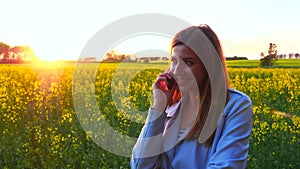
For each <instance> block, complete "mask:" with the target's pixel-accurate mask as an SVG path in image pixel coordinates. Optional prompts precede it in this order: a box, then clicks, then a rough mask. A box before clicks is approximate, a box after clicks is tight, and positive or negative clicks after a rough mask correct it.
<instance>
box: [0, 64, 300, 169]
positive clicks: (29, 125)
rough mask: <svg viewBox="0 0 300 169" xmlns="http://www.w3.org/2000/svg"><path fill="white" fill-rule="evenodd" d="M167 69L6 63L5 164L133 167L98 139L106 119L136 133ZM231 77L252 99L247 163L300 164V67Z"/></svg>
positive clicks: (0, 116) (2, 78) (1, 92)
mask: <svg viewBox="0 0 300 169" xmlns="http://www.w3.org/2000/svg"><path fill="white" fill-rule="evenodd" d="M167 67H168V65H167V64H162V65H159V64H132V63H131V64H130V63H127V64H124V65H118V64H116V63H115V64H109V63H106V64H103V63H101V64H81V65H76V66H75V65H74V64H70V63H68V64H67V63H66V64H60V65H56V64H55V63H53V64H49V65H0V84H1V85H0V121H1V122H0V132H1V133H0V157H1V158H0V159H1V160H0V167H1V168H129V158H128V157H123V156H120V155H115V154H114V153H111V152H109V151H108V150H107V149H103V147H101V146H99V145H98V144H97V143H96V142H95V140H97V139H98V138H103V137H107V138H109V137H110V136H111V133H109V130H106V129H103V126H101V125H102V122H103V121H105V122H107V123H108V124H109V125H110V126H111V127H112V128H113V129H114V130H115V131H116V132H117V133H121V134H122V135H123V136H128V137H132V138H137V137H138V134H139V132H140V130H141V127H142V125H143V121H144V120H145V116H146V115H145V113H144V112H145V111H147V110H148V107H149V105H150V103H151V101H152V93H151V86H152V83H153V82H154V80H155V78H156V76H157V75H158V74H159V73H161V72H162V71H163V70H165V69H166V68H167ZM78 70H80V71H78ZM95 70H96V71H95ZM74 72H76V74H74ZM229 74H230V79H231V87H232V88H236V89H238V90H240V91H242V92H244V93H246V94H247V95H249V96H250V98H251V99H252V101H253V104H254V114H253V130H252V135H251V138H250V151H249V157H248V163H247V168H300V163H299V162H298V161H299V159H300V151H299V150H300V118H299V117H300V80H299V79H300V77H299V76H300V69H299V68H298V69H297V68H294V69H287V68H286V69H283V68H272V69H271V68H270V69H267V68H266V69H262V68H229ZM74 79H81V80H82V79H83V80H82V81H79V82H78V83H74ZM88 92H90V98H89V97H86V96H87V95H86V94H85V93H88ZM91 98H95V105H91V104H93V102H91V100H92V99H91ZM75 103H76V104H75ZM78 104H80V105H82V106H80V107H79V108H78V109H77V107H78ZM94 108H97V109H98V110H99V112H101V113H99V112H98V113H97V111H94ZM81 110H82V111H88V112H94V113H90V114H82V112H81ZM130 112H131V113H130ZM132 112H133V113H132ZM97 124H99V126H97ZM92 128H93V129H96V130H87V129H92ZM84 129H85V130H84ZM95 131H96V132H95ZM106 141H109V139H107V140H106ZM116 143H118V145H113V146H115V148H117V149H122V145H124V144H126V145H128V146H129V147H130V146H132V142H125V143H124V140H122V139H120V140H116ZM112 148H114V147H112ZM120 151H122V152H124V153H128V149H124V150H120Z"/></svg>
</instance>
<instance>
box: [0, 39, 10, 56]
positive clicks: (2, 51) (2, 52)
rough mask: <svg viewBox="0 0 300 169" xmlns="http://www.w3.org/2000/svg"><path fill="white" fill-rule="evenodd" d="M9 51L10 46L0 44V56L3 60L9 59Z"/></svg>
mask: <svg viewBox="0 0 300 169" xmlns="http://www.w3.org/2000/svg"><path fill="white" fill-rule="evenodd" d="M9 49H10V46H9V45H7V44H6V43H3V42H0V56H2V57H3V58H2V59H3V60H7V59H9Z"/></svg>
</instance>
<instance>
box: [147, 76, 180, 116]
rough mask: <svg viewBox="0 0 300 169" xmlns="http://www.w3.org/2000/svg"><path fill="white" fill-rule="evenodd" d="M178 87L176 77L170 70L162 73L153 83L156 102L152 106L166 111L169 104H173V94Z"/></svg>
mask: <svg viewBox="0 0 300 169" xmlns="http://www.w3.org/2000/svg"><path fill="white" fill-rule="evenodd" d="M177 88H178V85H177V83H176V82H175V79H174V78H173V77H172V76H171V75H170V73H168V71H167V72H165V73H162V74H160V75H159V76H158V78H157V79H156V81H155V83H154V84H153V96H154V102H153V105H152V106H151V107H152V108H153V109H155V110H157V111H160V112H163V111H165V109H166V108H167V106H170V105H172V104H173V103H172V96H173V94H174V91H175V90H176V89H177Z"/></svg>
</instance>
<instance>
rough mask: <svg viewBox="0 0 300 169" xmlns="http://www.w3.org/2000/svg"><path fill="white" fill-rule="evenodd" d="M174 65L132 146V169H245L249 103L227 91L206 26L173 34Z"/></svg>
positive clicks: (160, 81) (156, 89)
mask: <svg viewBox="0 0 300 169" xmlns="http://www.w3.org/2000/svg"><path fill="white" fill-rule="evenodd" d="M171 55H172V64H171V67H170V68H169V69H168V70H167V71H166V72H165V73H163V74H160V75H159V76H158V78H157V80H156V82H155V83H154V85H153V95H154V102H153V104H152V106H151V107H150V109H149V113H148V117H147V120H146V123H145V126H144V127H143V130H142V131H141V134H140V136H139V139H138V141H137V143H136V145H135V146H134V148H133V154H132V158H131V162H130V164H131V167H132V168H141V169H146V168H164V169H169V168H188V169H194V168H237V169H241V168H245V167H246V161H247V156H248V148H249V137H250V134H251V129H252V103H251V100H250V99H249V97H247V96H246V95H245V94H243V93H241V92H239V91H236V90H233V89H231V88H230V87H229V80H228V73H227V70H226V65H225V57H224V55H223V52H222V48H221V44H220V42H219V39H218V37H217V36H216V34H215V33H214V32H213V30H212V29H210V27H209V26H208V25H200V26H191V27H189V28H186V29H184V30H182V31H180V32H179V33H177V34H176V35H175V37H174V39H173V41H172V46H171Z"/></svg>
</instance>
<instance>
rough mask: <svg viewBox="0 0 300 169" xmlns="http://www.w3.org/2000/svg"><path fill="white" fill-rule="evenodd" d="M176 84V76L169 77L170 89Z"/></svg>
mask: <svg viewBox="0 0 300 169" xmlns="http://www.w3.org/2000/svg"><path fill="white" fill-rule="evenodd" d="M174 84H175V79H174V78H167V87H168V89H169V90H171V89H172V87H173V86H174Z"/></svg>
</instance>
